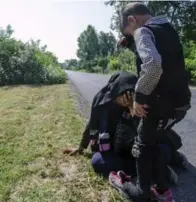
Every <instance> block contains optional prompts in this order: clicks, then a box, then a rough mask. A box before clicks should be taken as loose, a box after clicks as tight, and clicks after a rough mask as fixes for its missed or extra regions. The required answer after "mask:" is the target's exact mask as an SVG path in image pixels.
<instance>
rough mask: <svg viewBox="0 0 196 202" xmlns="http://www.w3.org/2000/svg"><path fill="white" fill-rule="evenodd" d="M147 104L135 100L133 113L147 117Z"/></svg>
mask: <svg viewBox="0 0 196 202" xmlns="http://www.w3.org/2000/svg"><path fill="white" fill-rule="evenodd" d="M147 108H148V106H147V105H141V104H139V103H137V102H135V101H134V102H133V114H134V115H136V116H137V117H140V118H142V117H146V116H147V114H148V112H147Z"/></svg>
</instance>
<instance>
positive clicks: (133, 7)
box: [120, 3, 152, 36]
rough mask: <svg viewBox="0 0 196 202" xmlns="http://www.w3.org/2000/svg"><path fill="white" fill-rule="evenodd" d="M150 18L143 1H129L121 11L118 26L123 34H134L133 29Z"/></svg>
mask: <svg viewBox="0 0 196 202" xmlns="http://www.w3.org/2000/svg"><path fill="white" fill-rule="evenodd" d="M150 18H152V16H151V14H150V11H149V9H148V8H147V7H146V6H145V5H144V4H143V3H129V4H127V5H126V6H125V8H124V9H123V11H122V13H121V19H120V28H121V32H122V34H123V35H124V36H129V35H132V36H133V34H134V32H135V30H136V29H137V28H139V27H141V26H142V25H144V24H145V22H146V21H147V20H149V19H150Z"/></svg>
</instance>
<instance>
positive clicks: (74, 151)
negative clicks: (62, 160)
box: [63, 148, 84, 156]
mask: <svg viewBox="0 0 196 202" xmlns="http://www.w3.org/2000/svg"><path fill="white" fill-rule="evenodd" d="M83 152H84V149H82V148H68V149H65V150H63V153H64V154H68V155H70V156H74V155H77V154H83Z"/></svg>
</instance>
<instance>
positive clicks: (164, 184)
mask: <svg viewBox="0 0 196 202" xmlns="http://www.w3.org/2000/svg"><path fill="white" fill-rule="evenodd" d="M154 154H155V155H154V166H153V181H154V182H155V184H157V187H158V189H159V190H161V191H162V192H164V191H165V190H167V189H168V171H167V165H168V164H169V162H170V159H171V150H170V148H169V147H168V146H167V145H157V148H156V149H155V153H154Z"/></svg>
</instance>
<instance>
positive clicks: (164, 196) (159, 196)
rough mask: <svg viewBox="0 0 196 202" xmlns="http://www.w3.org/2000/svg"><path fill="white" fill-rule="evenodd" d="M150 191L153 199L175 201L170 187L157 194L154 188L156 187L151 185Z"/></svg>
mask: <svg viewBox="0 0 196 202" xmlns="http://www.w3.org/2000/svg"><path fill="white" fill-rule="evenodd" d="M151 193H152V197H153V199H155V200H156V201H158V202H175V201H174V198H173V194H172V191H171V190H170V189H168V190H167V191H166V192H165V193H164V194H159V193H158V192H157V190H156V187H152V188H151Z"/></svg>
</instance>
